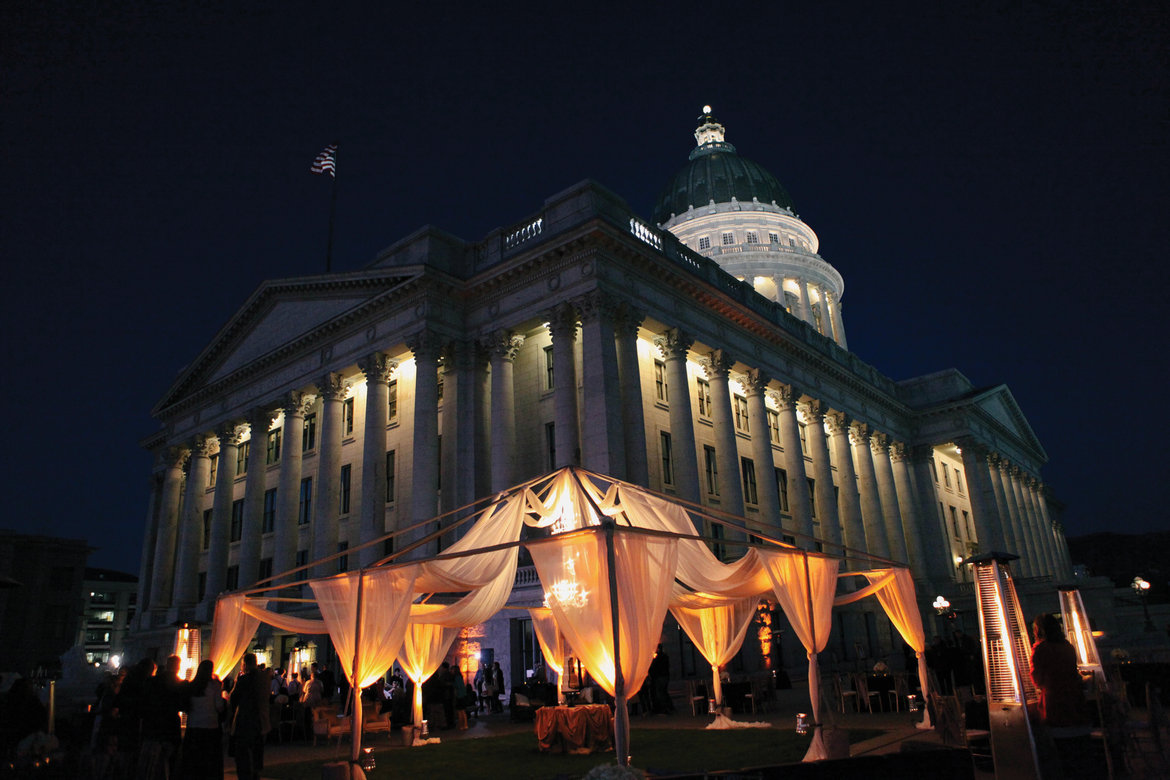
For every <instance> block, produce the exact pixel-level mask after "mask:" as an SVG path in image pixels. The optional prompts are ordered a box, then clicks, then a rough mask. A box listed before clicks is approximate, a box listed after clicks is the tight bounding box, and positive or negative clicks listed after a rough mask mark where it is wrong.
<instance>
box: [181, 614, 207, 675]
mask: <svg viewBox="0 0 1170 780" xmlns="http://www.w3.org/2000/svg"><path fill="white" fill-rule="evenodd" d="M202 649H203V648H202V643H201V640H200V636H199V624H198V623H178V624H177V630H176V631H175V655H177V656H179V679H180V680H190V679H191V678H192V677H194V676H195V669H196V667H198V666H199V660H200V658H202Z"/></svg>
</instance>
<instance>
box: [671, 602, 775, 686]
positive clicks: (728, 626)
mask: <svg viewBox="0 0 1170 780" xmlns="http://www.w3.org/2000/svg"><path fill="white" fill-rule="evenodd" d="M685 601H691V603H692V604H694V606H684V605H683V604H682V603H680V602H685ZM710 602H711V599H704V598H702V597H695V598H692V599H687V598H686V597H678V596H676V597H675V599H674V602H673V603H672V604H671V607H670V612H671V614H673V615H674V617H675V620H677V621H678V624H679V625H680V626H682V629H683V631H686V632H687V636H689V637H690V638H691V641H692V642H694V643H695V647H697V648H699V652H700V653H702V654H703V657H704V658H706V659H707V663H709V664H711V678H712V679H711V691H712V694H713V695H714V696H715V701H717V702H719V703H720V704H722V703H723V683H722V681H721V680H720V679H719V668H720V667H721V666H723V665H724V664H726V663H727V662H728V661H730V660H731V659H732V658H733V657H735V654H736V653H738V652H739V648H740V646H741V645H742V644H743V640H744V637H745V636H746V635H747V630H748V626H749V625H750V624H751V622H752V616H754V615H755V614H756V605H757V604H759V603H760V598H759V596H750V597H748V598H746V599H735V600H732V601H728V602H726V603H723V604H713V605H712V604H711V603H710Z"/></svg>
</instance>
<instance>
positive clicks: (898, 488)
mask: <svg viewBox="0 0 1170 780" xmlns="http://www.w3.org/2000/svg"><path fill="white" fill-rule="evenodd" d="M889 451H890V468H891V471H892V474H893V478H894V490H895V492H896V494H897V497H898V509H899V512H900V514H901V516H902V517H901V528H902V536H903V538H904V539H905V543H906V555H907V556H908V557H909V563H910V568H911V569H912V570H913V571H914V573H915V574H917V575H918V576H920V577H925V576H926V570H927V566H926V550H925V548H924V546H923V535H922V523H923V520H922V513H921V511H920V509H919V501H918V496H917V494H916V493H915V492H914V483H913V480H912V479H911V477H910V468H909V464H908V462H907V461H908V457H907V454H906V445H905V444H903V443H902V442H898V441H896V442H892V443H891V444H890V447H889Z"/></svg>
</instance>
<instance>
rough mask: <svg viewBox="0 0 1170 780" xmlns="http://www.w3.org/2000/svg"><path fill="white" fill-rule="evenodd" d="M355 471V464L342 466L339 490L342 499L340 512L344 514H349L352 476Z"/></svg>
mask: <svg viewBox="0 0 1170 780" xmlns="http://www.w3.org/2000/svg"><path fill="white" fill-rule="evenodd" d="M352 473H353V465H352V464H349V463H346V464H345V465H344V466H342V467H341V488H340V490H339V491H338V493H339V498H340V499H341V506H340V507H339V512H340V514H342V515H348V514H349V498H350V476H351V475H352Z"/></svg>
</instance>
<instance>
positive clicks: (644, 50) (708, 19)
mask: <svg viewBox="0 0 1170 780" xmlns="http://www.w3.org/2000/svg"><path fill="white" fill-rule="evenodd" d="M368 5H369V6H370V7H371V8H378V9H382V10H380V11H377V12H369V11H365V10H361V11H359V10H355V9H354V7H352V6H350V5H349V4H345V3H341V4H330V5H324V4H323V5H321V6H319V7H318V6H312V5H305V4H300V3H293V2H280V3H277V2H271V3H230V4H218V3H208V2H199V3H190V2H169V3H160V4H154V3H142V2H138V3H110V2H103V3H92V2H78V1H77V0H68V1H67V2H47V1H46V0H35V1H34V2H28V1H27V0H7V2H5V3H3V4H2V5H0V150H2V152H0V153H2V154H3V174H2V179H0V182H2V186H0V198H2V200H0V258H2V261H3V268H4V285H3V297H4V298H3V307H2V311H3V334H4V335H3V338H4V354H3V362H2V365H3V370H4V381H3V382H2V383H0V388H2V389H0V392H2V393H3V396H2V398H0V401H2V402H3V406H2V408H3V409H4V410H5V425H4V430H5V433H6V435H7V442H6V446H5V447H4V448H3V457H4V462H3V464H2V468H0V474H2V475H3V479H4V481H5V485H4V487H5V490H4V494H5V495H4V500H3V503H2V506H3V507H4V510H5V516H4V517H3V518H2V519H0V526H2V527H9V528H14V529H17V530H21V531H28V532H36V533H49V534H53V535H58V536H65V537H72V538H85V539H88V540H89V541H90V543H92V545H93V546H94V547H96V548H97V551H96V552H95V553H94V554H93V555H92V556H91V559H90V561H91V565H97V566H106V567H111V568H118V569H122V570H126V571H131V572H135V573H136V572H137V571H138V558H139V550H140V546H141V533H142V527H143V522H144V520H145V517H146V511H147V503H148V502H147V497H148V490H147V482H148V476H149V473H150V465H151V459H150V456H149V455H148V454H147V453H146V452H145V451H144V450H142V449H141V448H140V447H139V441H140V440H141V439H142V438H144V437H146V436H147V435H149V434H150V433H152V432H153V431H154V430H155V429H156V427H157V423H155V422H154V421H153V420H152V419H151V417H150V409H151V407H152V406H153V405H154V404H155V403H156V402H157V401H158V400H159V398H160V397H161V396H162V394H163V393H164V392H165V391H166V389H167V388H168V387H169V385H170V383H171V382H172V381H173V380H174V379H175V377H176V375H177V374H178V372H179V371H180V370H181V369H182V368H183V367H184V366H185V365H186V364H187V363H188V362H189V361H191V360H192V359H194V357H195V356H196V355H197V354H198V353H199V351H200V350H201V349H202V348H203V347H204V346H206V345H207V343H208V342H209V341H210V339H211V338H212V337H213V336H214V334H215V333H216V332H217V330H218V329H219V328H220V327H221V326H222V325H223V324H224V323H225V322H226V321H227V320H228V318H229V317H231V316H232V314H233V313H234V312H235V311H236V309H237V308H238V307H239V306H240V305H241V304H242V303H243V302H244V300H245V299H246V298H247V297H248V296H249V295H250V294H251V293H252V292H253V291H254V290H255V289H256V287H257V285H259V284H260V283H261V282H262V281H263V280H265V279H275V278H281V277H288V276H298V275H306V274H314V273H319V272H321V271H323V270H324V255H325V243H326V225H327V216H328V204H329V182H328V179H327V178H324V177H318V176H313V175H312V174H310V173H309V164H310V163H311V162H312V160H313V158H314V156H315V155H316V154H317V153H318V152H319V151H320V150H321V148H322V147H324V146H325V145H326V144H327V143H330V142H332V141H337V142H339V143H340V151H339V154H338V158H339V159H338V168H339V177H340V178H339V180H338V183H339V190H338V202H337V226H336V244H335V251H334V268H335V270H353V269H358V268H361V267H363V266H364V265H366V264H367V263H369V262H370V261H371V260H372V259H373V258H374V256H375V254H376V253H377V252H378V251H379V250H381V249H383V248H385V247H387V246H389V245H390V244H392V243H394V242H395V241H397V240H398V239H400V238H402V237H404V236H406V235H407V234H409V233H411V232H413V231H414V230H416V229H417V228H419V227H421V226H423V225H425V224H434V225H436V226H438V227H440V228H442V229H445V230H447V231H449V232H451V233H454V234H455V235H457V236H460V237H462V238H465V239H468V240H477V239H480V238H482V237H483V236H484V235H485V234H486V233H487V232H488V231H490V230H492V229H493V228H496V227H503V226H509V225H512V224H514V223H516V222H519V221H520V220H522V219H523V218H524V217H526V216H528V215H530V214H533V213H534V212H536V211H537V210H539V208H540V207H541V204H542V203H543V201H544V199H545V198H546V197H548V196H550V195H552V194H554V193H557V192H559V191H561V190H563V189H565V188H567V187H569V186H570V185H572V184H574V183H576V182H578V181H580V180H581V179H584V178H592V179H595V180H597V181H599V182H601V183H602V184H604V185H606V186H607V187H609V188H610V189H612V190H613V191H614V192H616V193H618V194H619V195H620V196H621V197H623V198H625V199H626V200H627V202H628V203H629V204H630V205H631V206H632V207H633V209H634V210H635V211H636V212H638V213H640V214H643V215H645V216H647V217H649V215H650V213H651V210H652V208H653V204H654V201H655V199H656V197H657V195H658V191H659V189H660V188H661V186H662V185H663V184H664V183H665V182H666V181H667V180H668V178H669V177H670V176H671V175H672V174H673V173H674V171H675V170H677V169H678V168H679V167H681V166H682V165H683V164H684V163H685V162H686V159H687V154H688V152H689V151H690V149H691V148H692V147H693V145H694V140H693V137H692V135H691V133H692V131H693V129H694V126H695V119H696V117H697V116H698V115H699V113H700V108H701V106H702V105H703V104H704V103H710V104H711V105H712V106H713V107H714V113H715V116H716V117H718V118H719V120H720V121H722V122H723V123H724V125H725V126H726V128H727V140H728V141H730V142H731V143H733V144H735V146H736V147H737V148H738V149H739V152H740V153H741V154H742V155H743V156H745V157H747V158H749V159H752V160H755V161H757V162H759V163H761V164H762V165H764V166H765V167H766V168H768V169H769V170H770V171H772V172H773V173H774V174H775V175H776V176H777V178H779V180H780V181H781V182H782V183H783V184H784V186H785V187H786V189H787V190H788V191H789V193H790V194H791V195H792V197H793V199H794V201H795V202H796V205H797V211H798V213H799V214H800V215H801V217H802V218H803V219H804V220H805V221H806V222H807V223H808V224H809V225H810V226H811V227H812V228H813V229H814V230H815V231H816V232H817V234H818V235H819V236H820V239H821V254H822V256H823V257H824V258H825V259H826V260H828V261H829V262H830V263H832V264H833V265H834V266H835V267H836V268H837V269H838V270H839V271H840V272H841V274H842V275H843V276H844V278H845V295H844V298H843V311H844V318H845V328H846V333H847V335H848V339H849V346H850V348H851V349H852V350H853V351H854V352H856V353H857V354H858V355H859V356H860V357H861V358H862V359H864V360H866V361H867V362H869V363H872V364H873V365H875V366H876V367H877V368H879V369H880V370H881V371H883V372H884V373H885V374H887V375H888V376H890V377H892V378H894V379H904V378H908V377H911V376H915V375H919V374H924V373H929V372H933V371H937V370H940V369H944V368H949V367H954V368H958V369H959V370H960V371H962V372H963V373H964V374H965V375H966V376H967V377H969V378H970V379H971V380H972V381H973V382H974V383H975V384H976V385H979V386H990V385H995V384H998V383H1001V382H1004V383H1006V384H1007V385H1008V386H1009V387H1010V389H1011V391H1012V393H1013V395H1014V396H1015V398H1016V400H1017V401H1018V402H1019V404H1020V406H1021V408H1022V409H1023V411H1024V413H1025V414H1026V415H1027V416H1028V418H1029V420H1030V422H1031V424H1032V426H1033V428H1034V429H1035V432H1036V434H1037V435H1038V436H1039V438H1040V440H1041V442H1043V444H1044V447H1045V448H1046V450H1047V452H1048V454H1049V457H1050V459H1051V460H1050V463H1049V465H1047V466H1046V467H1045V468H1044V470H1043V477H1044V479H1045V480H1046V481H1047V482H1048V483H1049V484H1050V485H1051V486H1052V488H1053V490H1054V491H1055V493H1056V495H1057V497H1058V498H1059V499H1060V500H1061V501H1063V502H1065V503H1066V504H1067V508H1066V510H1065V514H1064V521H1065V525H1066V533H1068V535H1070V536H1074V535H1078V534H1083V533H1088V532H1092V531H1098V530H1116V531H1133V532H1138V531H1145V530H1153V529H1162V528H1165V527H1167V525H1170V524H1168V523H1167V518H1166V512H1165V501H1164V500H1160V499H1161V498H1162V496H1161V492H1162V487H1163V483H1164V482H1165V477H1164V469H1165V465H1164V464H1165V462H1166V459H1165V457H1164V455H1163V452H1162V448H1163V444H1164V442H1162V441H1161V439H1162V437H1163V434H1164V430H1163V428H1164V426H1163V425H1162V424H1161V420H1160V417H1161V416H1162V413H1163V411H1164V410H1165V409H1166V404H1165V401H1164V397H1163V396H1164V384H1165V380H1166V376H1167V371H1166V369H1165V367H1164V362H1165V360H1166V356H1167V353H1168V351H1170V350H1168V346H1170V345H1168V344H1167V338H1166V331H1167V327H1166V315H1165V312H1166V306H1165V304H1163V303H1162V302H1161V299H1162V298H1163V296H1164V294H1165V290H1166V287H1167V282H1168V279H1167V277H1168V274H1167V247H1168V246H1170V227H1168V226H1170V218H1168V217H1167V213H1168V212H1170V197H1168V187H1167V184H1166V182H1167V180H1168V179H1170V165H1168V158H1170V155H1168V153H1167V149H1168V146H1167V133H1168V131H1170V121H1168V120H1170V112H1168V106H1170V101H1168V97H1170V82H1168V76H1170V54H1168V52H1170V35H1168V28H1170V16H1168V12H1167V10H1166V5H1165V3H1164V2H1158V1H1153V2H1148V3H1128V2H1119V3H1092V2H1083V3H1082V2H1068V3H1053V4H1051V8H1049V9H1047V10H1045V9H1043V8H1036V7H1033V8H1030V9H1021V8H1019V7H1018V6H1019V5H1020V4H1018V3H957V2H949V1H948V0H941V1H940V0H933V1H932V2H923V3H911V4H905V3H891V4H882V3H874V4H861V3H848V4H843V5H837V4H833V3H802V4H790V3H781V2H771V3H759V4H756V3H749V2H741V3H731V4H718V3H710V2H708V3H702V4H697V3H694V4H692V3H684V2H674V3H636V2H626V3H621V4H616V3H615V4H609V3H596V2H595V3H591V4H588V5H587V7H584V8H582V9H581V10H580V11H579V12H572V11H567V10H565V9H563V8H560V7H559V6H560V5H561V4H557V3H540V4H536V3H533V4H482V3H474V4H473V3H457V2H443V3H434V4H431V5H432V7H431V8H423V7H422V5H423V4H417V3H410V4H407V3H378V4H374V3H370V4H368ZM1028 5H1029V6H1030V5H1032V4H1028ZM241 6H247V7H248V9H249V10H239V8H238V7H241ZM394 8H408V9H409V10H406V11H401V10H399V11H397V12H395V11H393V10H390V9H394Z"/></svg>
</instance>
